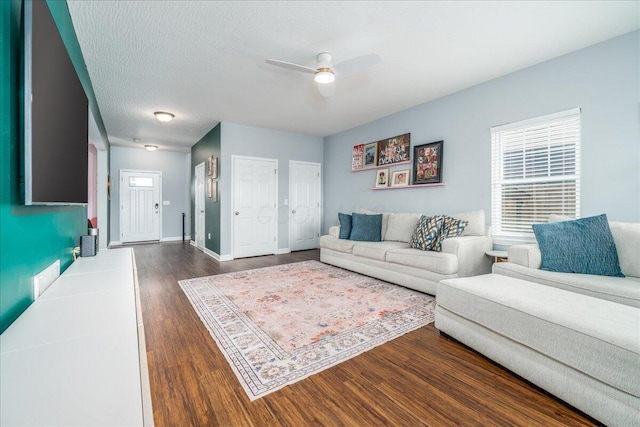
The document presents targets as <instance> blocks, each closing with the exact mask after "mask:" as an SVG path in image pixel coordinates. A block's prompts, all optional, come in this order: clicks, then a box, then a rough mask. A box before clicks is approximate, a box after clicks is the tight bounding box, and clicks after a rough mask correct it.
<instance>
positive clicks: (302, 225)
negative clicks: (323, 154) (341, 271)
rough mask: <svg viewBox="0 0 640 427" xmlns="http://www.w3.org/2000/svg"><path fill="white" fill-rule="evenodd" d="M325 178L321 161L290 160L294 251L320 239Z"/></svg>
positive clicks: (291, 224)
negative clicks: (322, 179)
mask: <svg viewBox="0 0 640 427" xmlns="http://www.w3.org/2000/svg"><path fill="white" fill-rule="evenodd" d="M321 182H322V181H321V177H320V164H319V163H308V162H297V161H293V160H292V161H291V162H289V195H290V198H291V200H290V207H291V209H290V211H289V224H290V227H289V230H290V234H289V235H290V238H289V239H290V240H289V242H290V243H289V245H290V249H291V250H292V251H301V250H306V249H315V248H317V247H318V245H319V243H320V212H321V207H320V203H321V199H322V196H321V195H322V186H321Z"/></svg>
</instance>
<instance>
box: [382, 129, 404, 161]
mask: <svg viewBox="0 0 640 427" xmlns="http://www.w3.org/2000/svg"><path fill="white" fill-rule="evenodd" d="M377 144H378V159H377V160H378V166H385V165H392V164H394V163H402V162H409V161H410V160H411V134H410V133H405V134H404V135H398V136H394V137H393V138H389V139H383V140H382V141H378V142H377Z"/></svg>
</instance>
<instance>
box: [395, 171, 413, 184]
mask: <svg viewBox="0 0 640 427" xmlns="http://www.w3.org/2000/svg"><path fill="white" fill-rule="evenodd" d="M410 178H411V170H410V169H402V170H397V171H393V173H392V174H391V187H407V186H408V185H409V179H410Z"/></svg>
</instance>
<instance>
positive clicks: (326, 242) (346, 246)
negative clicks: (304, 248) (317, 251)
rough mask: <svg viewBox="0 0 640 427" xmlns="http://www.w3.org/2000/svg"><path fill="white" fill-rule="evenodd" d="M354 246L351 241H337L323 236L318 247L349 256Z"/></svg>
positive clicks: (331, 237)
mask: <svg viewBox="0 0 640 427" xmlns="http://www.w3.org/2000/svg"><path fill="white" fill-rule="evenodd" d="M355 244H356V242H354V241H353V240H346V239H337V238H335V237H333V236H329V235H325V236H321V237H320V247H321V248H327V249H333V250H334V251H338V252H344V253H346V254H350V253H352V252H353V246H354V245H355Z"/></svg>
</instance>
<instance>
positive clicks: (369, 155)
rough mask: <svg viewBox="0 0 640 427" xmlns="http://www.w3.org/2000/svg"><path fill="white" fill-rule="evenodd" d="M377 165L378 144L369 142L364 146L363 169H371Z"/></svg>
mask: <svg viewBox="0 0 640 427" xmlns="http://www.w3.org/2000/svg"><path fill="white" fill-rule="evenodd" d="M377 164H378V143H377V142H371V143H369V144H365V146H364V167H365V168H373V167H376V165H377Z"/></svg>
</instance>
